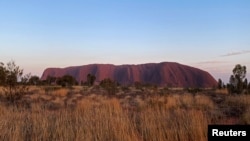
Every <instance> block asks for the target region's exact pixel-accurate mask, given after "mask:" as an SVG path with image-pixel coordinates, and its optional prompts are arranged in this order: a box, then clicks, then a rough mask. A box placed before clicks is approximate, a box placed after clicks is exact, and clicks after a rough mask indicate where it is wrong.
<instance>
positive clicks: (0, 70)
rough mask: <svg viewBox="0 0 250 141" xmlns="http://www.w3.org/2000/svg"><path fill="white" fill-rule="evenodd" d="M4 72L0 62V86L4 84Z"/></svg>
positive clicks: (2, 64)
mask: <svg viewBox="0 0 250 141" xmlns="http://www.w3.org/2000/svg"><path fill="white" fill-rule="evenodd" d="M5 79H6V74H5V67H4V63H2V62H0V86H1V85H4V84H5V81H6V80H5Z"/></svg>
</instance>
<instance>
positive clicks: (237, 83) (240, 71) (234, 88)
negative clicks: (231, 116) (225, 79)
mask: <svg viewBox="0 0 250 141" xmlns="http://www.w3.org/2000/svg"><path fill="white" fill-rule="evenodd" d="M246 72H247V71H246V66H241V65H240V64H237V65H236V66H235V68H234V69H233V75H231V76H230V80H229V85H228V86H229V89H228V90H229V93H236V94H241V93H242V91H243V89H244V79H245V77H246Z"/></svg>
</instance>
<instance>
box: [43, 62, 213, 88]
mask: <svg viewBox="0 0 250 141" xmlns="http://www.w3.org/2000/svg"><path fill="white" fill-rule="evenodd" d="M89 73H90V74H92V75H95V76H96V81H97V82H100V81H101V80H103V79H105V78H110V79H112V80H116V81H117V82H119V83H120V84H121V85H130V84H133V83H134V82H141V83H147V84H156V85H160V86H173V87H214V86H216V85H217V81H216V80H215V79H214V78H213V77H212V76H211V75H210V74H209V73H208V72H206V71H203V70H200V69H198V68H194V67H190V66H186V65H182V64H179V63H174V62H162V63H148V64H139V65H112V64H90V65H84V66H74V67H67V68H47V69H46V70H45V71H44V72H43V75H42V78H41V79H42V80H45V79H46V78H47V76H54V77H61V76H63V75H66V74H68V75H72V76H73V77H75V78H76V80H77V81H78V82H81V81H83V82H85V81H86V80H87V77H86V76H87V74H89Z"/></svg>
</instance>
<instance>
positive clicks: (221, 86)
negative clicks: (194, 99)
mask: <svg viewBox="0 0 250 141" xmlns="http://www.w3.org/2000/svg"><path fill="white" fill-rule="evenodd" d="M217 87H218V89H221V88H223V83H222V80H221V79H219V80H218V86H217Z"/></svg>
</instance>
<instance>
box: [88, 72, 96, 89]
mask: <svg viewBox="0 0 250 141" xmlns="http://www.w3.org/2000/svg"><path fill="white" fill-rule="evenodd" d="M95 79H96V77H95V75H92V74H88V75H87V84H88V86H93V85H94V82H95Z"/></svg>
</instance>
